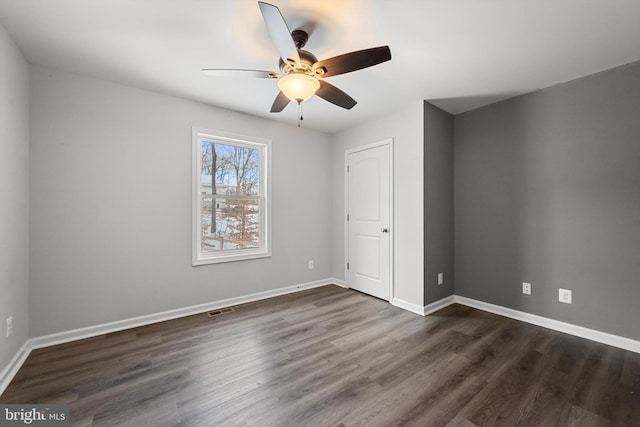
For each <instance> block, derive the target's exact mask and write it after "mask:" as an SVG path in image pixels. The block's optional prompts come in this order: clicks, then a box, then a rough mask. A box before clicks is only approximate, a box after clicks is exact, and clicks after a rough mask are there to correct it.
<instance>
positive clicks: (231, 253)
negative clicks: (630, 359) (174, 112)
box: [192, 128, 271, 265]
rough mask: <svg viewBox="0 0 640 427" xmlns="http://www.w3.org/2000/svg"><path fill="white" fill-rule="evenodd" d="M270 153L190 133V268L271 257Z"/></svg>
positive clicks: (255, 145)
mask: <svg viewBox="0 0 640 427" xmlns="http://www.w3.org/2000/svg"><path fill="white" fill-rule="evenodd" d="M270 148H271V141H268V140H263V139H259V138H250V137H246V136H237V135H230V134H228V133H224V132H220V131H215V130H210V129H202V128H193V190H192V192H193V254H192V264H193V265H201V264H211V263H218V262H227V261H238V260H244V259H252V258H262V257H268V256H271V250H270V242H269V218H270V210H269V198H268V196H269V192H270V191H269V190H270V189H269V187H270V180H269V160H270V156H269V154H270Z"/></svg>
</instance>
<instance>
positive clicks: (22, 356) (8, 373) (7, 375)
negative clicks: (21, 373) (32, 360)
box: [0, 340, 31, 395]
mask: <svg viewBox="0 0 640 427" xmlns="http://www.w3.org/2000/svg"><path fill="white" fill-rule="evenodd" d="M30 353H31V346H30V345H29V340H27V341H25V342H24V344H22V347H20V349H19V350H18V351H17V352H16V354H15V355H14V356H13V358H12V359H11V360H10V361H9V363H8V364H7V366H5V367H4V369H3V370H2V372H0V395H1V394H2V393H4V391H5V390H6V389H7V387H9V383H10V382H11V380H12V379H13V377H15V376H16V374H17V373H18V370H20V367H21V366H22V364H23V363H24V361H25V360H27V357H28V356H29V354H30Z"/></svg>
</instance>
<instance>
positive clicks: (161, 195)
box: [30, 67, 333, 336]
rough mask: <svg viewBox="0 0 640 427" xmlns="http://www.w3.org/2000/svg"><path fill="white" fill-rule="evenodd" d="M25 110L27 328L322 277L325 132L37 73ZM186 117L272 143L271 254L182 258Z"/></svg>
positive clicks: (186, 225)
mask: <svg viewBox="0 0 640 427" xmlns="http://www.w3.org/2000/svg"><path fill="white" fill-rule="evenodd" d="M31 107H32V108H31V133H32V137H31V144H32V145H31V293H30V309H31V326H32V327H31V335H32V336H40V335H43V334H49V333H54V332H59V331H67V330H72V329H75V328H80V327H84V326H90V325H96V324H101V323H105V322H110V321H116V320H122V319H127V318H131V317H135V316H140V315H145V314H150V313H157V312H161V311H164V310H169V309H175V308H181V307H187V306H191V305H195V304H201V303H206V302H210V301H217V300H221V299H225V298H231V297H237V296H242V295H248V294H252V293H256V292H261V291H267V290H271V289H276V288H281V287H285V286H291V285H295V284H299V283H305V282H310V281H313V280H318V279H325V278H328V277H331V273H332V265H331V262H332V259H331V239H330V238H329V237H328V236H331V230H332V223H331V205H332V201H333V194H332V192H331V188H330V186H329V185H327V183H330V182H331V180H332V167H331V162H332V157H331V155H332V151H331V150H332V147H331V138H330V137H329V136H328V135H325V134H322V133H319V132H314V131H310V130H306V129H304V128H301V129H298V128H296V127H291V126H287V125H284V124H280V123H275V122H273V121H269V120H264V119H259V118H256V117H252V116H248V115H243V114H239V113H235V112H231V111H228V110H223V109H219V108H213V107H209V106H205V105H203V104H198V103H195V102H191V101H186V100H182V99H178V98H173V97H169V96H164V95H159V94H155V93H151V92H146V91H142V90H137V89H133V88H129V87H124V86H120V85H116V84H112V83H107V82H104V81H100V80H95V79H90V78H85V77H80V76H76V75H72V74H67V73H62V72H58V71H53V70H50V69H43V68H39V67H32V69H31ZM192 125H196V126H202V127H208V128H213V129H219V130H223V131H226V132H235V133H239V134H243V135H251V136H257V137H261V138H267V139H271V140H272V141H273V147H272V149H273V151H272V154H273V156H272V159H273V170H272V172H273V173H272V179H273V194H272V203H273V205H272V206H273V211H272V213H273V235H272V241H273V248H272V250H273V256H272V257H271V258H265V259H258V260H250V261H242V262H232V263H225V264H216V265H207V266H199V267H192V266H191V126H192ZM309 259H314V260H315V269H314V270H308V269H307V260H309Z"/></svg>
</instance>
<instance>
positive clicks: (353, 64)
mask: <svg viewBox="0 0 640 427" xmlns="http://www.w3.org/2000/svg"><path fill="white" fill-rule="evenodd" d="M258 5H259V6H260V11H261V12H262V17H263V19H264V23H265V24H266V26H267V30H268V32H269V36H270V37H271V41H272V42H273V44H274V45H275V47H276V49H277V50H278V53H279V54H280V60H279V68H280V72H279V73H278V72H274V71H262V70H243V69H210V68H207V69H203V70H202V72H203V73H204V74H206V75H210V76H221V77H228V76H244V77H256V78H266V79H278V88H279V89H280V92H279V93H278V95H277V96H276V99H275V101H274V102H273V105H272V106H271V112H272V113H279V112H281V111H282V110H284V108H285V107H286V106H287V105H289V102H291V101H295V102H297V103H298V105H300V104H302V103H303V102H304V101H306V100H308V99H309V98H311V97H312V96H313V95H318V96H319V97H320V98H322V99H324V100H325V101H329V102H330V103H332V104H335V105H337V106H339V107H342V108H346V109H351V108H353V107H354V106H355V105H356V104H357V102H356V100H355V99H353V98H352V97H350V96H349V95H347V94H346V93H345V92H343V91H342V90H340V89H338V88H337V87H335V86H333V85H332V84H330V83H328V82H326V81H325V80H324V78H326V77H331V76H336V75H338V74H344V73H350V72H352V71H357V70H361V69H363V68H367V67H371V66H373V65H377V64H380V63H382V62H385V61H388V60H390V59H391V50H390V49H389V46H379V47H374V48H370V49H364V50H358V51H355V52H350V53H345V54H343V55H338V56H334V57H333V58H329V59H325V60H322V61H318V59H317V58H316V57H315V55H314V54H312V53H311V52H309V51H306V50H303V49H302V48H303V47H304V46H305V44H306V43H307V41H308V39H309V34H307V33H306V32H305V31H303V30H294V31H293V32H291V31H289V28H288V27H287V23H286V22H285V20H284V18H283V16H282V13H280V9H278V7H276V6H274V5H272V4H269V3H265V2H258ZM300 118H302V117H300Z"/></svg>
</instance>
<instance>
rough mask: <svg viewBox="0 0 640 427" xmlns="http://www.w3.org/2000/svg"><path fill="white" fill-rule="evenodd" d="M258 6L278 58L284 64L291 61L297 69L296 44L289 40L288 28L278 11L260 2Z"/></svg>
mask: <svg viewBox="0 0 640 427" xmlns="http://www.w3.org/2000/svg"><path fill="white" fill-rule="evenodd" d="M258 5H259V6H260V12H262V18H263V19H264V23H265V25H266V26H267V31H268V32H269V36H270V37H271V41H273V44H274V45H275V46H276V49H277V50H278V53H279V54H280V57H281V58H282V60H283V61H284V62H289V60H293V61H294V62H295V63H296V66H297V67H299V66H300V55H298V49H297V48H296V44H295V42H294V41H293V38H291V31H289V27H287V23H286V22H285V20H284V18H283V17H282V13H280V9H278V8H277V7H276V6H274V5H272V4H269V3H265V2H261V1H259V2H258Z"/></svg>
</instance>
